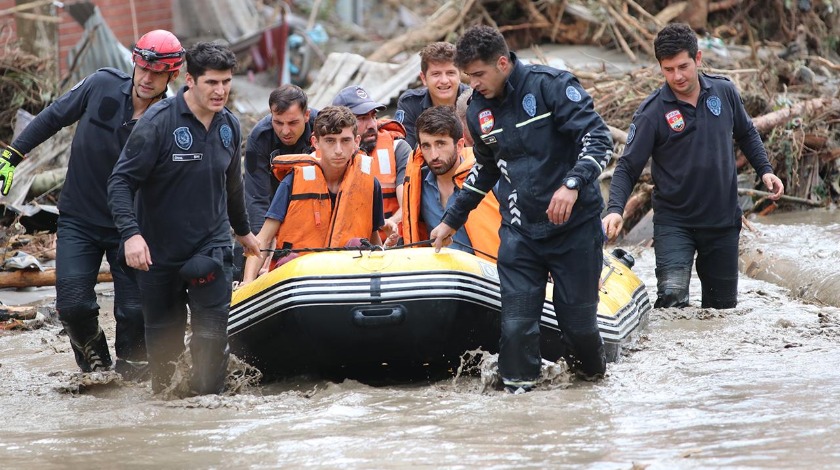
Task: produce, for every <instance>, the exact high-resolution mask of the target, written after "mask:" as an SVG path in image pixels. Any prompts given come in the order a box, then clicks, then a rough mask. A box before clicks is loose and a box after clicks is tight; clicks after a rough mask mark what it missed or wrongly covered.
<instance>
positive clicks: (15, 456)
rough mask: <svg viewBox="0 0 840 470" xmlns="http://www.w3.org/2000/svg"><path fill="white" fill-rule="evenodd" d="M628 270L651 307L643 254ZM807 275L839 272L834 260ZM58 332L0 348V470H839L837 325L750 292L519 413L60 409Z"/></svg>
mask: <svg viewBox="0 0 840 470" xmlns="http://www.w3.org/2000/svg"><path fill="white" fill-rule="evenodd" d="M832 220H834V221H835V222H832ZM767 222H768V221H767V220H764V221H759V222H757V227H758V228H759V229H760V230H761V232H762V234H763V235H762V237H764V238H762V239H761V240H759V241H755V240H752V241H751V243H765V244H767V249H768V250H772V249H773V248H774V245H781V244H782V242H781V240H784V245H785V246H783V247H781V248H780V249H781V250H782V251H784V250H790V249H793V248H791V247H796V246H797V244H799V250H794V251H795V252H797V253H832V252H836V250H838V247H839V246H840V243H839V242H840V227H838V225H836V219H827V220H826V221H825V222H822V221H821V222H820V223H821V225H799V224H798V223H799V222H801V221H783V222H785V224H786V225H777V224H776V222H775V219H774V221H773V224H769V223H767ZM806 222H807V220H806ZM791 223H792V224H797V225H790V224H791ZM792 227H793V228H792ZM797 240H801V242H798V241H797ZM821 250H822V251H821ZM832 250H835V251H832ZM636 258H637V267H636V268H635V271H636V272H637V273H639V274H640V276H641V277H642V278H643V280H644V281H645V282H646V283H647V284H648V290H649V293H650V295H651V298H653V297H654V296H655V288H654V286H655V278H654V276H653V252H652V251H651V250H647V249H645V250H641V251H639V250H636ZM808 265H809V266H811V267H813V268H814V269H826V270H835V271H836V270H838V269H840V268H838V264H837V259H835V258H833V257H832V256H814V257H812V258H810V259H809V261H808ZM2 295H3V293H2V292H0V296H2ZM100 300H101V303H102V305H106V304H107V307H106V308H105V310H108V309H110V303H109V302H110V298H109V297H107V296H103V297H101V299H100ZM691 300H692V303H693V304H695V305H697V304H699V282H698V281H697V279H696V278H695V279H693V280H692V297H691ZM104 321H105V323H106V325H107V326H108V328H110V329H111V331H109V332H108V334H109V337H110V338H112V337H113V331H112V326H113V325H112V319H111V317H110V315H105V316H104ZM59 331H60V330H59V328H58V327H56V326H53V325H49V324H48V325H46V326H45V327H43V328H40V329H35V330H32V331H23V332H2V333H0V363H2V366H0V409H2V413H3V417H2V418H3V425H2V434H0V467H2V468H27V469H30V468H69V467H78V466H84V467H90V468H104V467H115V466H119V467H140V466H143V467H145V466H158V467H164V468H231V467H234V466H238V467H243V468H244V467H247V468H278V467H286V468H297V467H302V466H316V467H328V468H403V467H409V466H412V467H416V466H419V467H426V468H438V467H444V468H500V469H501V468H517V467H530V468H596V469H631V468H639V469H641V468H649V469H673V468H703V469H705V468H840V407H838V406H837V397H838V396H840V367H838V364H840V347H838V343H840V309H838V308H835V307H829V306H819V305H812V304H807V303H803V302H801V301H799V300H796V299H795V298H794V297H793V296H791V295H790V291H789V290H788V289H787V288H785V287H780V286H777V285H775V284H771V283H767V282H764V281H759V280H754V279H750V278H748V277H742V279H741V284H740V303H739V306H738V308H736V309H735V310H732V311H727V312H719V311H714V310H704V309H700V308H697V307H691V308H687V309H683V310H673V309H661V310H654V311H653V313H652V316H651V319H650V322H649V325H648V327H647V329H646V331H645V333H644V334H643V335H642V336H641V338H640V339H639V341H638V342H637V343H636V344H635V345H634V346H633V348H631V351H628V352H627V354H625V355H624V356H623V357H622V359H621V361H620V362H619V363H616V364H611V365H610V367H609V370H608V377H607V378H606V379H605V380H604V381H602V382H600V383H596V384H590V383H581V382H577V381H571V382H569V381H568V379H567V378H565V375H562V374H561V375H560V376H559V377H557V378H555V379H554V380H553V381H552V384H551V385H549V386H543V387H541V388H540V389H538V390H536V391H534V392H532V393H528V394H525V395H518V396H514V395H509V394H504V393H501V392H496V391H492V390H485V387H484V386H483V383H482V379H481V378H480V377H466V378H460V379H458V380H457V381H451V380H446V381H442V382H437V383H433V384H416V385H402V386H387V387H371V386H367V385H363V384H361V383H358V382H353V381H346V382H343V383H340V384H335V383H329V382H323V381H316V380H308V379H296V380H289V381H286V382H283V383H276V384H270V385H265V386H262V387H258V388H255V389H250V390H246V391H245V392H243V393H240V394H238V395H235V396H224V397H197V398H189V399H182V400H171V401H163V400H158V399H156V398H155V397H153V396H152V395H151V392H150V390H149V387H148V384H141V385H121V386H117V385H111V386H109V385H102V386H94V387H89V388H87V389H82V390H81V392H80V393H68V391H67V389H71V390H72V389H78V385H77V383H76V382H75V379H76V378H77V377H76V375H75V374H73V373H72V372H73V371H74V370H75V364H74V363H73V359H72V354H71V352H70V349H69V344H68V342H67V339H66V337H64V336H59V335H58V333H59ZM483 390H484V391H483ZM634 465H635V466H634Z"/></svg>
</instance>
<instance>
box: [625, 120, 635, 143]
mask: <svg viewBox="0 0 840 470" xmlns="http://www.w3.org/2000/svg"><path fill="white" fill-rule="evenodd" d="M633 137H636V124H630V129H627V145H630V144H631V143H633Z"/></svg>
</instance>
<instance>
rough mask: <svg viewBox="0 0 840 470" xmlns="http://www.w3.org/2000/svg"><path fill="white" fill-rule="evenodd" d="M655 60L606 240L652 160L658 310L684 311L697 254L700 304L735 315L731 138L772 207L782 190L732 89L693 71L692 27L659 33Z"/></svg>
mask: <svg viewBox="0 0 840 470" xmlns="http://www.w3.org/2000/svg"><path fill="white" fill-rule="evenodd" d="M654 52H655V54H656V59H657V60H658V61H659V67H660V69H661V70H662V73H663V75H664V76H665V82H666V83H665V84H664V85H663V86H662V87H660V88H659V89H658V90H656V91H654V92H653V93H652V94H651V95H650V96H649V97H648V98H647V99H645V101H643V102H642V104H641V105H639V109H638V110H636V113H635V115H634V116H633V122H632V124H630V129H629V131H628V134H627V146H626V147H625V150H624V155H623V156H622V157H621V158H620V159H619V160H618V165H617V166H616V169H615V173H614V174H613V178H612V183H611V185H610V199H609V205H608V207H607V215H606V216H605V217H604V220H603V223H604V228H605V230H606V232H607V236H608V237H609V238H615V237H616V236H617V235H618V234H619V233H620V231H621V228H622V225H623V219H622V212H623V211H624V205H625V204H626V203H627V199H628V197H629V196H630V193H631V191H632V190H633V186H634V185H635V184H636V180H637V179H638V178H639V175H640V174H641V172H642V169H643V168H644V167H645V165H646V163H647V161H648V159H649V158H650V156H651V155H652V156H653V164H652V166H651V175H652V177H653V180H654V190H653V209H654V214H653V223H654V235H653V238H654V252H655V254H656V283H657V298H656V303H655V307H685V306H687V305H688V287H689V281H690V278H691V265H692V262H693V261H694V255H695V252H696V253H697V265H696V266H697V275H698V277H699V278H700V282H701V284H702V291H703V292H702V306H703V307H704V308H706V307H708V308H718V309H723V308H733V307H735V306H736V304H737V301H738V237H739V234H740V231H741V208H740V206H739V205H738V202H737V197H738V187H737V174H736V173H737V172H736V167H735V152H734V148H733V145H732V143H733V139H734V140H735V141H736V142H737V143H738V147H739V148H740V149H741V151H743V152H744V155H746V157H747V160H749V162H750V164H751V165H752V167H753V168H755V170H756V173H758V176H759V177H760V178H761V180H762V181H763V182H764V184H765V185H766V186H767V187H768V188H769V190H770V191H771V192H772V193H773V196H771V199H778V198H779V197H781V195H782V193H783V192H784V185H783V184H782V181H781V180H780V179H779V178H777V177H776V176H775V175H774V174H773V172H772V171H773V169H772V167H771V166H770V162H769V161H768V159H767V152H766V151H765V149H764V144H763V143H762V142H761V136H759V134H758V131H756V129H755V126H753V123H752V120H751V119H750V116H749V115H748V114H747V112H746V110H745V109H744V105H743V103H742V101H741V97H740V95H739V94H738V91H737V89H736V88H735V85H734V84H733V83H732V82H730V81H729V79H727V78H725V77H720V76H714V75H707V74H705V73H704V74H699V73H698V71H697V68H698V67H699V66H700V59H701V55H702V52H701V51H699V50H698V47H697V36H696V35H695V33H694V31H693V30H692V29H691V27H689V26H688V25H685V24H670V25H668V26H666V27H665V28H663V29H662V30H661V31H660V32H659V34H658V35H657V36H656V39H655V40H654Z"/></svg>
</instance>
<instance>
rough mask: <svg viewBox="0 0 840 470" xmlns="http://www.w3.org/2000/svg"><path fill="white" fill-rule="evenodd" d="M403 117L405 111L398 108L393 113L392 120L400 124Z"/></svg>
mask: <svg viewBox="0 0 840 470" xmlns="http://www.w3.org/2000/svg"><path fill="white" fill-rule="evenodd" d="M403 119H405V111H403V110H402V109H398V110H397V112H396V113H394V120H395V121H397V122H399V123H400V124H402V122H403Z"/></svg>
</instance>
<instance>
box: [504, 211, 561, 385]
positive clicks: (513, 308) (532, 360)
mask: <svg viewBox="0 0 840 470" xmlns="http://www.w3.org/2000/svg"><path fill="white" fill-rule="evenodd" d="M499 235H500V238H501V244H500V246H499V259H498V261H497V265H498V269H499V283H500V286H501V296H502V315H501V317H502V325H501V338H500V340H499V373H500V374H501V376H502V381H503V382H504V384H505V385H506V386H511V387H519V386H527V387H533V386H534V385H535V384H536V381H537V379H538V378H539V375H540V366H541V365H542V356H541V355H540V316H541V314H542V306H543V301H544V299H545V284H546V281H547V280H548V268H547V267H546V266H545V264H544V260H543V258H542V255H541V254H540V253H536V252H534V251H532V246H531V245H530V244H529V243H528V240H526V239H525V238H524V237H523V236H522V235H520V234H519V232H517V231H516V230H515V229H513V228H511V227H509V226H506V225H503V226H502V227H501V228H500V229H499Z"/></svg>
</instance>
